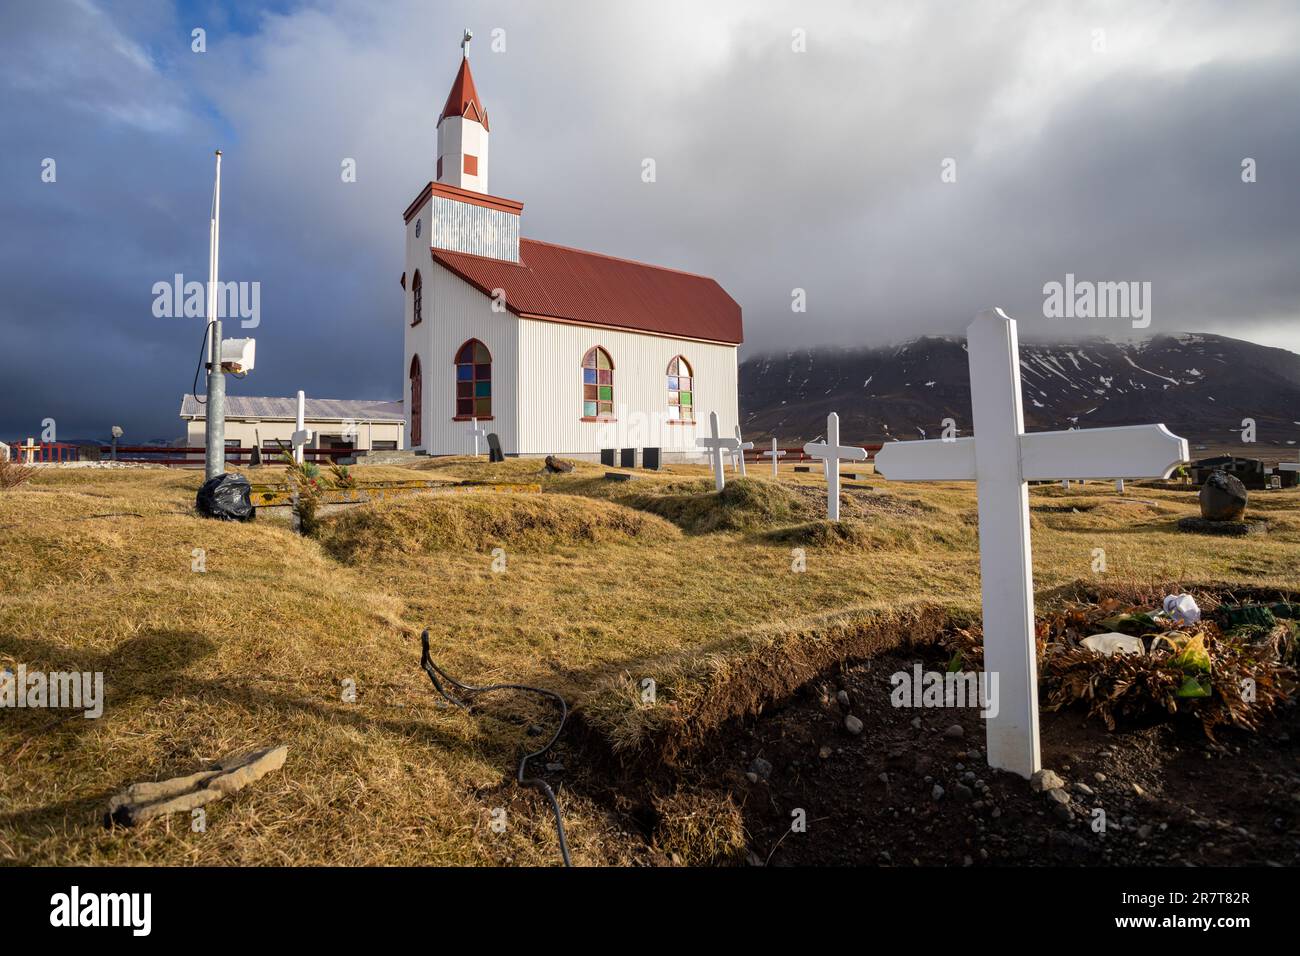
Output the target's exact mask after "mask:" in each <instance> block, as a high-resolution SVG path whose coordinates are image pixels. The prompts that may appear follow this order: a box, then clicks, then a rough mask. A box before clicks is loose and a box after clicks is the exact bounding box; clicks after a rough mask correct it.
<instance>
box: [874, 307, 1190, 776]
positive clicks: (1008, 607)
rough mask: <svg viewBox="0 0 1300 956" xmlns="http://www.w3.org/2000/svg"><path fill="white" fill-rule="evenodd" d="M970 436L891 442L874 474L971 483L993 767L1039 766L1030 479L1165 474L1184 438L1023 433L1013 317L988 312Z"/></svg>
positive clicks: (1183, 453) (973, 340)
mask: <svg viewBox="0 0 1300 956" xmlns="http://www.w3.org/2000/svg"><path fill="white" fill-rule="evenodd" d="M967 351H968V353H969V357H970V384H971V409H972V413H973V418H974V422H973V424H974V426H975V429H974V430H975V436H974V437H973V438H957V439H949V440H946V439H937V440H931V441H909V442H891V443H889V444H886V445H885V447H884V448H882V449H881V450H880V451H879V452H877V454H876V473H877V474H879V475H881V476H883V477H885V478H889V479H891V480H896V481H971V480H974V481H975V482H976V489H977V495H978V502H979V541H980V584H981V597H982V600H983V604H984V669H985V671H986V672H989V673H996V674H997V675H998V686H999V688H1000V691H1001V693H1000V699H999V700H998V701H996V702H995V703H996V706H997V712H996V716H994V717H990V718H988V725H987V735H988V762H989V766H991V767H997V768H999V769H1002V770H1010V771H1013V772H1015V773H1018V774H1020V775H1021V776H1022V777H1028V776H1031V775H1032V774H1033V773H1035V772H1036V771H1037V770H1039V769H1040V768H1041V760H1040V756H1039V748H1038V664H1037V660H1036V657H1037V654H1036V650H1035V644H1034V582H1033V564H1032V560H1031V557H1030V550H1029V490H1028V485H1027V484H1026V482H1029V481H1044V480H1045V481H1052V480H1057V479H1059V478H1060V477H1061V475H1069V476H1070V477H1072V478H1075V479H1081V480H1084V479H1088V478H1115V477H1116V476H1122V477H1125V478H1163V477H1165V476H1167V475H1168V474H1169V473H1170V472H1171V471H1173V470H1174V469H1175V468H1176V467H1178V465H1179V464H1181V463H1182V462H1184V461H1186V460H1187V442H1186V440H1185V439H1182V438H1179V437H1178V436H1177V435H1173V434H1171V433H1170V432H1169V430H1168V429H1166V428H1165V426H1164V425H1132V426H1127V427H1123V428H1090V429H1086V430H1084V431H1079V430H1071V431H1061V432H1035V433H1033V434H1029V435H1026V434H1025V424H1024V412H1023V409H1022V406H1021V400H1020V358H1019V356H1020V346H1019V343H1018V341H1017V336H1016V323H1015V321H1014V320H1012V319H1010V318H1008V317H1007V316H1006V315H1005V314H1004V313H1003V312H1002V310H1001V309H986V310H985V311H983V312H981V313H980V314H979V315H977V316H975V321H973V322H972V323H971V324H970V328H968V329H967Z"/></svg>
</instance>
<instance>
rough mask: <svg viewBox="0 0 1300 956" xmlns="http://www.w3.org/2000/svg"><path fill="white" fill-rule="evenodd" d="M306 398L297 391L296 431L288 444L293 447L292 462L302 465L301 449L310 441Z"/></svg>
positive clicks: (302, 393)
mask: <svg viewBox="0 0 1300 956" xmlns="http://www.w3.org/2000/svg"><path fill="white" fill-rule="evenodd" d="M306 415H307V396H306V393H304V392H303V391H301V390H299V392H298V430H297V431H295V432H294V433H293V435H291V436H290V438H289V443H290V444H291V445H293V460H294V461H295V462H297V463H298V464H300V465H301V464H302V459H303V453H302V447H303V445H305V444H307V442H309V441H311V430H310V429H309V428H307V427H306V426H307V423H306V420H305V419H306Z"/></svg>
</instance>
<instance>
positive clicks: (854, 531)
mask: <svg viewBox="0 0 1300 956" xmlns="http://www.w3.org/2000/svg"><path fill="white" fill-rule="evenodd" d="M767 539H768V540H769V541H771V542H772V543H773V544H784V545H789V546H792V547H802V548H837V549H839V550H841V551H863V550H866V549H867V548H870V547H871V546H872V544H873V539H872V534H871V529H870V528H868V527H867V526H866V525H865V524H863V523H862V522H860V521H809V522H807V523H805V524H797V525H791V526H790V527H788V528H778V529H776V530H775V531H771V532H769V533H768V534H767Z"/></svg>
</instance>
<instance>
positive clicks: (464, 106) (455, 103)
mask: <svg viewBox="0 0 1300 956" xmlns="http://www.w3.org/2000/svg"><path fill="white" fill-rule="evenodd" d="M466 111H468V115H469V118H470V119H472V120H478V121H479V122H480V123H482V124H483V128H484V129H487V128H488V116H487V110H485V109H484V108H483V104H482V103H481V102H480V101H479V98H478V90H477V89H475V88H474V74H472V73H471V72H470V71H469V58H468V57H463V58H462V59H461V61H460V70H459V71H458V72H457V73H456V79H455V80H453V81H452V84H451V92H450V93H448V94H447V105H446V106H444V107H443V108H442V116H440V117H438V122H439V123H441V122H442V121H443V120H444V119H446V118H447V117H448V116H465V115H466ZM489 132H491V131H490V130H489Z"/></svg>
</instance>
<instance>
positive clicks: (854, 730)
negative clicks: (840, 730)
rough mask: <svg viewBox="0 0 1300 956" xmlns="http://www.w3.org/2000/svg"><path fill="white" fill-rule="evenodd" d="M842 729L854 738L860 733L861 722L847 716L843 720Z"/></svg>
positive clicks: (850, 715)
mask: <svg viewBox="0 0 1300 956" xmlns="http://www.w3.org/2000/svg"><path fill="white" fill-rule="evenodd" d="M844 729H845V730H847V731H848V732H849V733H851V734H852V735H853V736H854V737H856V736H857V735H858V734H860V733H862V721H860V720H858V718H856V717H854V716H853V715H852V714H849V715H848V716H847V717H845V718H844Z"/></svg>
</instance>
